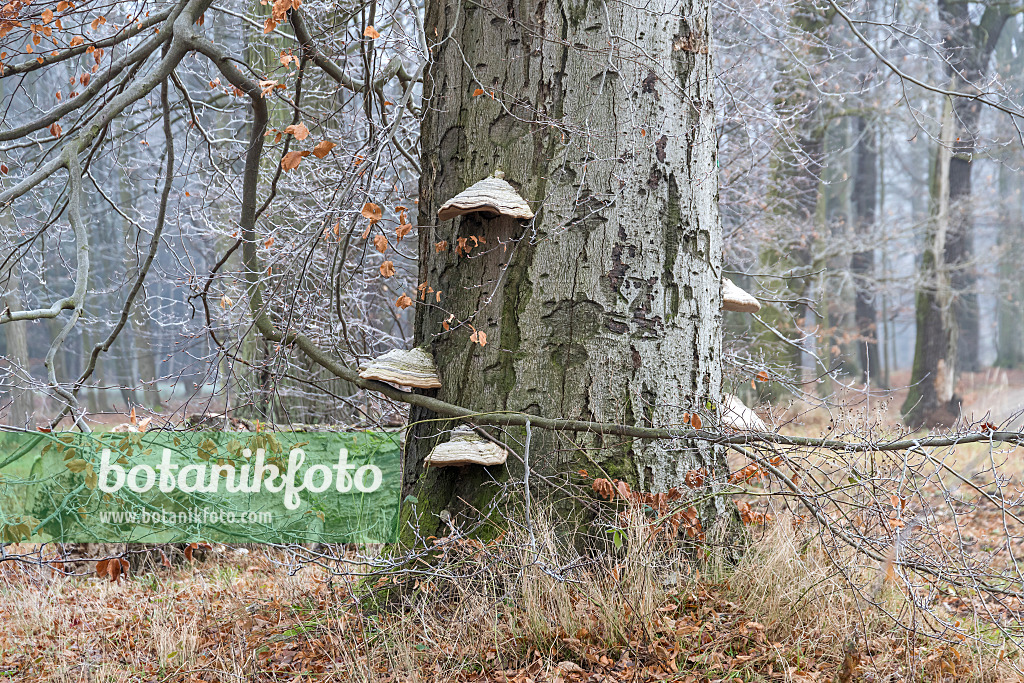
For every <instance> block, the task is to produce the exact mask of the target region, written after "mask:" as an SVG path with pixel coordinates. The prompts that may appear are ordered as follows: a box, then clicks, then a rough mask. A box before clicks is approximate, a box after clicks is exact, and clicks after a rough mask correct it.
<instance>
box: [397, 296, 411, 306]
mask: <svg viewBox="0 0 1024 683" xmlns="http://www.w3.org/2000/svg"><path fill="white" fill-rule="evenodd" d="M395 306H398V307H399V308H409V307H410V306H412V299H410V298H409V297H408V296H407V295H405V294H403V295H402V296H400V297H398V300H397V301H395Z"/></svg>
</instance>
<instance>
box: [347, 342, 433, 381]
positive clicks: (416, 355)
mask: <svg viewBox="0 0 1024 683" xmlns="http://www.w3.org/2000/svg"><path fill="white" fill-rule="evenodd" d="M359 376H360V377H362V378H363V379H376V380H380V381H381V382H390V383H391V384H397V385H399V386H403V387H414V388H416V389H437V388H439V387H440V386H441V380H440V379H438V376H437V365H436V364H435V363H434V357H433V356H432V355H430V352H429V351H427V350H426V349H421V348H415V349H410V350H408V351H406V350H405V349H393V350H391V351H388V352H387V353H385V354H383V355H381V356H378V357H377V358H374V359H373V360H372V361H370V362H368V363H366V364H365V365H363V366H361V367H360V368H359Z"/></svg>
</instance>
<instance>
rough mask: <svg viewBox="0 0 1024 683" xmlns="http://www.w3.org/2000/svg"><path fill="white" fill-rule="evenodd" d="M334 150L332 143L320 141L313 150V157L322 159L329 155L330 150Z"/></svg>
mask: <svg viewBox="0 0 1024 683" xmlns="http://www.w3.org/2000/svg"><path fill="white" fill-rule="evenodd" d="M332 149H334V143H333V142H331V141H330V140H322V141H320V142H318V143H317V145H316V147H314V148H313V156H315V157H316V158H317V159H323V158H324V157H325V156H327V155H328V154H330V152H331V150H332Z"/></svg>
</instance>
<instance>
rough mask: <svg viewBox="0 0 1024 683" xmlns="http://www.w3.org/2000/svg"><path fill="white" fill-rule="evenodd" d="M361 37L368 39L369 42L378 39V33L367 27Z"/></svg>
mask: <svg viewBox="0 0 1024 683" xmlns="http://www.w3.org/2000/svg"><path fill="white" fill-rule="evenodd" d="M363 35H364V36H366V37H367V38H369V39H370V40H376V39H377V38H380V32H379V31H378V30H377V29H375V28H374V27H372V26H367V27H366V30H365V31H363Z"/></svg>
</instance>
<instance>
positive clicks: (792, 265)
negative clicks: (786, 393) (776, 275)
mask: <svg viewBox="0 0 1024 683" xmlns="http://www.w3.org/2000/svg"><path fill="white" fill-rule="evenodd" d="M791 22H792V24H793V27H794V30H795V31H798V32H800V33H801V34H807V35H814V36H817V37H818V38H823V36H824V33H825V30H826V29H827V27H828V24H829V19H828V18H827V17H826V16H825V14H824V13H822V12H820V11H819V10H818V8H817V7H815V6H814V5H813V4H812V3H810V2H803V1H801V2H798V3H796V4H795V5H794V8H793V15H792V18H791ZM790 47H791V48H792V50H793V52H792V53H787V54H786V56H784V57H782V58H780V59H779V62H778V64H777V65H776V81H775V86H774V95H775V110H776V112H777V115H778V117H779V118H780V120H784V121H787V122H789V123H788V125H789V126H790V127H791V130H792V133H791V134H792V136H793V138H794V139H789V138H782V139H779V140H778V141H777V142H776V145H775V152H774V154H773V162H772V169H771V178H770V182H771V185H770V187H769V189H768V192H769V194H770V195H771V204H772V207H773V209H774V212H775V214H776V215H777V218H778V221H777V222H778V225H779V226H780V228H779V231H778V233H777V234H776V235H774V236H773V239H772V240H770V243H769V245H767V246H766V247H765V248H764V249H763V250H762V252H761V254H760V260H761V263H762V265H763V266H764V268H765V270H768V271H769V272H770V271H772V270H774V271H775V272H788V273H791V274H792V275H793V277H789V278H786V279H784V280H782V281H781V283H780V288H779V298H780V299H783V300H784V301H789V302H791V303H784V302H778V303H776V304H774V305H772V306H770V307H767V308H764V309H762V310H761V313H760V316H761V319H762V320H764V321H765V322H766V323H767V324H768V325H770V326H771V327H772V328H773V329H774V330H775V331H771V330H765V331H764V332H763V333H762V334H761V335H760V337H761V340H762V343H761V344H759V346H762V349H761V350H763V351H764V353H765V355H766V356H768V357H771V356H776V357H778V356H781V359H780V360H781V361H782V362H783V363H784V364H788V365H789V366H790V367H791V368H792V369H793V380H794V382H796V383H800V382H802V381H804V379H805V377H804V351H805V350H808V351H812V352H813V351H814V350H815V349H814V345H815V340H814V338H813V336H812V335H807V336H806V338H804V339H803V342H802V343H800V342H799V340H800V339H801V338H802V337H804V336H805V335H804V331H805V330H808V329H814V327H815V325H814V324H813V323H812V322H811V321H810V319H809V318H810V317H811V316H814V315H816V314H815V312H814V310H813V309H812V308H811V307H809V306H808V305H807V304H806V303H805V302H806V301H807V300H809V299H813V296H814V292H813V291H812V290H813V289H814V282H813V281H812V279H811V278H810V277H808V276H807V273H809V272H811V271H813V270H815V268H814V267H813V261H814V242H813V239H814V235H815V234H816V233H817V232H818V230H819V229H823V224H824V219H825V215H824V211H823V209H825V208H826V207H825V205H824V202H823V201H822V199H823V197H822V182H821V174H822V169H823V167H824V156H825V153H824V150H825V132H826V126H825V121H824V117H823V115H822V102H821V100H820V99H819V97H818V95H817V89H816V86H815V85H814V83H813V79H812V77H811V75H810V74H809V73H808V71H807V67H806V66H805V64H804V63H803V62H802V60H801V59H800V58H801V57H806V62H808V63H812V64H814V63H818V62H819V61H820V60H821V59H822V58H823V54H822V50H821V47H820V46H815V47H813V48H811V52H812V54H811V55H809V56H808V55H804V54H802V53H801V52H800V51H801V50H806V48H805V47H803V46H801V45H792V46H790ZM778 334H781V335H783V336H785V337H786V338H787V339H789V340H792V343H786V342H781V343H782V344H784V345H782V346H780V340H779V339H778ZM755 351H757V350H755ZM780 351H781V353H780ZM813 374H816V373H813ZM773 386H778V385H777V384H776V383H773ZM776 390H777V389H774V388H773V389H770V390H769V391H776Z"/></svg>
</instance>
